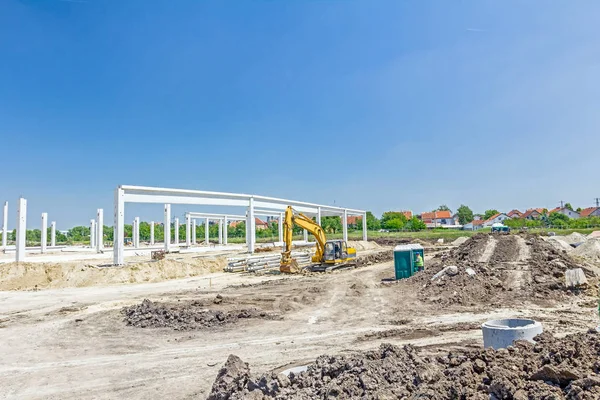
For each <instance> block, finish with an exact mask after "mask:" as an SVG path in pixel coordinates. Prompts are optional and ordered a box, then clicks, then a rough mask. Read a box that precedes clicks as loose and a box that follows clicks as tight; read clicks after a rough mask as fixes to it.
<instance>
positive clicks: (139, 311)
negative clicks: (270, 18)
mask: <svg viewBox="0 0 600 400" xmlns="http://www.w3.org/2000/svg"><path fill="white" fill-rule="evenodd" d="M219 299H220V296H217V299H215V301H216V302H219ZM121 313H122V314H123V315H125V322H127V325H131V326H136V327H139V328H172V329H174V330H176V331H187V330H197V329H205V328H211V327H215V326H221V325H227V324H233V323H236V322H238V321H239V320H240V319H248V318H263V319H268V318H273V316H271V315H269V314H267V313H266V312H265V311H263V310H260V309H257V308H247V309H239V310H230V311H221V310H211V309H207V308H206V305H205V304H203V303H201V302H198V301H192V302H181V303H176V304H173V303H155V302H152V301H150V300H148V299H145V300H144V301H143V302H142V303H141V304H137V305H134V306H130V307H124V308H123V309H122V310H121Z"/></svg>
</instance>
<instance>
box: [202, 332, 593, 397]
mask: <svg viewBox="0 0 600 400" xmlns="http://www.w3.org/2000/svg"><path fill="white" fill-rule="evenodd" d="M536 342H537V343H535V344H532V343H529V342H524V341H519V342H516V343H515V344H514V346H510V347H509V348H508V349H501V350H497V351H496V350H493V349H478V350H464V351H452V352H449V353H443V354H439V355H437V356H435V357H434V356H426V355H423V354H422V353H421V350H419V349H416V348H414V347H412V346H404V347H397V346H393V345H390V344H382V345H381V346H380V347H379V348H378V349H377V350H374V351H369V352H364V353H354V354H349V355H338V356H328V355H324V356H321V357H319V358H317V360H316V361H315V362H314V363H313V364H310V365H309V366H308V370H307V371H306V372H301V373H299V374H294V373H290V375H289V377H286V376H282V374H279V375H276V374H274V373H268V374H265V375H261V376H254V375H252V374H251V373H250V371H249V370H248V368H247V365H246V364H245V363H243V362H242V361H241V360H239V359H238V358H237V357H235V356H230V357H229V359H228V360H227V363H226V364H225V366H224V367H223V368H222V369H221V370H220V371H219V375H218V376H217V379H216V381H215V383H214V385H213V388H212V391H211V393H210V395H209V397H208V399H209V400H217V399H231V400H236V399H249V398H252V399H329V398H346V399H359V398H360V399H400V398H405V399H408V398H411V399H416V398H419V399H431V400H446V399H448V400H449V399H480V400H484V399H485V400H487V399H491V398H495V399H540V400H541V399H561V398H568V399H581V400H592V399H598V398H600V361H599V360H600V335H599V334H598V333H597V332H596V331H594V330H590V331H589V332H588V333H585V334H575V335H569V336H566V337H564V338H562V339H556V338H554V337H552V336H551V335H549V334H547V333H544V334H542V335H540V336H538V337H536Z"/></svg>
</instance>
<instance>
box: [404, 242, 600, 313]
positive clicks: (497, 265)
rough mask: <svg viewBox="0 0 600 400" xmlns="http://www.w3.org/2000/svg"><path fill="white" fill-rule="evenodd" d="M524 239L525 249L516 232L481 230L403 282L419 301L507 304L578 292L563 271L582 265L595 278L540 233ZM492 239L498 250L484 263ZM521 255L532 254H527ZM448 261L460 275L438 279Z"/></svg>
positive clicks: (470, 304)
mask: <svg viewBox="0 0 600 400" xmlns="http://www.w3.org/2000/svg"><path fill="white" fill-rule="evenodd" d="M524 239H525V243H526V246H527V247H528V248H527V249H522V248H521V245H520V244H519V241H522V240H523V239H521V238H519V237H518V236H516V235H487V234H477V235H475V236H473V237H472V238H471V239H469V240H467V241H466V242H465V243H463V244H462V245H461V246H459V247H458V248H456V249H453V250H450V251H448V252H445V253H443V254H441V255H436V256H435V257H434V259H433V260H432V261H431V262H429V263H428V264H427V265H426V269H425V271H424V272H420V273H418V274H416V275H415V276H413V277H411V278H409V279H407V280H406V281H401V282H400V285H416V286H418V287H419V290H418V296H419V298H420V299H421V300H423V301H429V302H432V303H438V304H442V305H451V304H460V305H469V306H472V305H477V304H481V303H485V304H489V305H506V304H507V303H511V302H514V301H517V300H522V299H524V298H525V299H528V300H535V299H536V298H537V299H543V300H544V301H545V300H561V299H564V298H566V297H568V296H572V295H574V294H577V293H579V292H573V291H570V290H568V289H567V288H566V287H565V283H564V272H565V270H567V269H570V268H583V269H584V271H585V272H586V276H587V277H588V278H593V277H594V274H593V273H592V272H591V271H590V270H589V269H586V268H584V267H583V266H582V265H580V264H579V263H577V262H576V261H575V260H574V259H573V258H571V257H570V256H569V255H567V254H566V252H564V251H561V250H558V249H556V248H555V247H554V246H552V245H551V244H550V243H548V242H546V241H544V240H542V239H540V238H539V237H537V236H529V237H526V238H524ZM490 241H495V247H494V251H493V253H492V254H491V257H490V258H489V261H485V262H482V261H481V260H482V255H483V254H484V252H485V250H486V248H488V249H489V245H490ZM523 254H527V255H528V257H527V258H526V259H523ZM450 265H454V266H456V267H457V268H458V273H457V274H456V275H449V274H446V275H443V276H441V277H438V278H435V279H434V275H436V274H437V273H438V272H440V271H442V270H443V269H444V267H446V266H450ZM468 269H470V270H469V271H470V272H471V274H468V273H467V270H468Z"/></svg>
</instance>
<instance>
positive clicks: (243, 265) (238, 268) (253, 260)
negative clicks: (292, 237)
mask: <svg viewBox="0 0 600 400" xmlns="http://www.w3.org/2000/svg"><path fill="white" fill-rule="evenodd" d="M292 257H293V258H295V259H296V261H298V264H300V265H303V264H308V263H310V260H311V256H310V254H309V253H306V252H292ZM227 261H228V263H227V266H226V267H225V268H224V269H223V270H224V271H225V272H243V271H248V272H255V271H260V270H267V269H279V264H280V262H281V255H280V254H271V255H260V256H249V257H244V258H240V257H235V258H229V259H228V260H227Z"/></svg>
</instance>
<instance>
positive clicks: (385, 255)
mask: <svg viewBox="0 0 600 400" xmlns="http://www.w3.org/2000/svg"><path fill="white" fill-rule="evenodd" d="M393 259H394V253H393V252H392V251H391V250H386V251H380V252H377V253H373V254H368V255H366V256H359V257H357V259H356V266H357V267H365V266H367V265H373V264H379V263H383V262H387V261H391V260H393Z"/></svg>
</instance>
